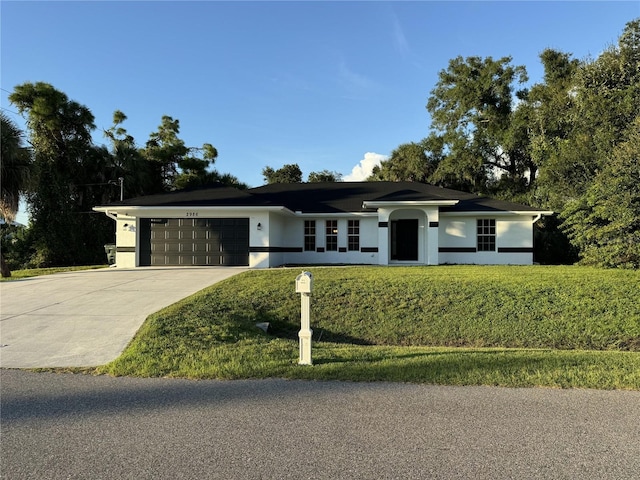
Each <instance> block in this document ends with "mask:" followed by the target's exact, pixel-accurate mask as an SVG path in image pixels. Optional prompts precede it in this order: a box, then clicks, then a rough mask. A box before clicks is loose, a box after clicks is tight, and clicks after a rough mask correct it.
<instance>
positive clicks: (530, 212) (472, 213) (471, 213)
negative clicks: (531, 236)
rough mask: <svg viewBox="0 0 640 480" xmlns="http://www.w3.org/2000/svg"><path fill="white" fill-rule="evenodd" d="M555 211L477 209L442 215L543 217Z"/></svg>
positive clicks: (441, 214) (443, 213) (441, 213)
mask: <svg viewBox="0 0 640 480" xmlns="http://www.w3.org/2000/svg"><path fill="white" fill-rule="evenodd" d="M553 213H554V212H552V211H549V210H475V211H461V212H440V216H441V217H477V216H480V215H485V216H505V215H522V216H527V217H543V216H548V215H553Z"/></svg>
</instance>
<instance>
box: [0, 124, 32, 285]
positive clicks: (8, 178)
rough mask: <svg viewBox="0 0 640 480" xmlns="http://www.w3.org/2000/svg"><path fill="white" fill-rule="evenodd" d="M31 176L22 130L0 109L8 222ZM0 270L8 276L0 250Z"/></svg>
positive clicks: (1, 204) (0, 211)
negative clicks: (0, 111)
mask: <svg viewBox="0 0 640 480" xmlns="http://www.w3.org/2000/svg"><path fill="white" fill-rule="evenodd" d="M30 176H31V154H30V151H29V149H28V148H26V147H25V146H24V145H23V142H22V131H21V130H20V129H19V128H18V127H17V125H16V124H15V123H14V122H13V121H12V120H11V119H10V118H8V117H7V116H6V115H4V114H3V113H0V215H2V217H3V218H4V220H5V223H6V224H7V225H9V224H11V223H12V222H13V221H14V220H15V218H16V214H17V213H18V207H19V205H20V203H19V202H20V196H21V195H22V194H24V193H25V192H26V190H27V187H28V183H29V179H30ZM0 263H1V265H0V271H1V274H2V276H3V277H10V276H11V270H10V269H9V267H8V265H7V264H6V262H5V258H4V251H2V252H0Z"/></svg>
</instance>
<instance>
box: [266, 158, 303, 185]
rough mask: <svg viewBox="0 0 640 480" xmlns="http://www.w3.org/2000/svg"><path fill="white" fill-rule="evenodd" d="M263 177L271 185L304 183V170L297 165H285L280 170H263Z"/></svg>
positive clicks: (267, 168)
mask: <svg viewBox="0 0 640 480" xmlns="http://www.w3.org/2000/svg"><path fill="white" fill-rule="evenodd" d="M262 176H263V177H264V181H265V182H266V183H267V184H270V183H302V170H300V167H299V166H298V164H297V163H291V164H287V165H283V166H282V167H281V168H279V169H278V170H274V169H273V168H271V167H264V168H263V169H262Z"/></svg>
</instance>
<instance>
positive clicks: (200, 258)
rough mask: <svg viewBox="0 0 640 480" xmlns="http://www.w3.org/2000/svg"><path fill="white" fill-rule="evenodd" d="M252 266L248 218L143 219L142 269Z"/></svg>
mask: <svg viewBox="0 0 640 480" xmlns="http://www.w3.org/2000/svg"><path fill="white" fill-rule="evenodd" d="M160 265H171V266H179V265H185V266H191V265H226V266H248V265H249V219H248V218H141V219H140V266H160Z"/></svg>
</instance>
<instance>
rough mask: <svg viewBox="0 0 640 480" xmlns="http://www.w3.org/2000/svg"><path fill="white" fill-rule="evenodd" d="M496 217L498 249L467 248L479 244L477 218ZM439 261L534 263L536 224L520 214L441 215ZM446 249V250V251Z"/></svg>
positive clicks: (505, 263)
mask: <svg viewBox="0 0 640 480" xmlns="http://www.w3.org/2000/svg"><path fill="white" fill-rule="evenodd" d="M478 218H489V219H490V218H493V219H494V220H496V250H495V251H492V252H477V251H464V250H470V249H471V250H475V249H476V247H477V219H478ZM439 225H440V228H439V242H440V252H439V263H441V264H443V263H460V264H465V263H467V264H482V265H485V264H486V265H507V264H513V265H529V264H531V263H533V224H532V222H531V221H530V220H529V219H528V218H526V217H525V218H523V217H522V216H519V215H511V216H503V217H496V216H494V217H492V216H490V215H486V216H477V217H475V216H474V217H470V216H448V215H447V216H445V217H443V216H440V222H439ZM443 250H444V251H443Z"/></svg>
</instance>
